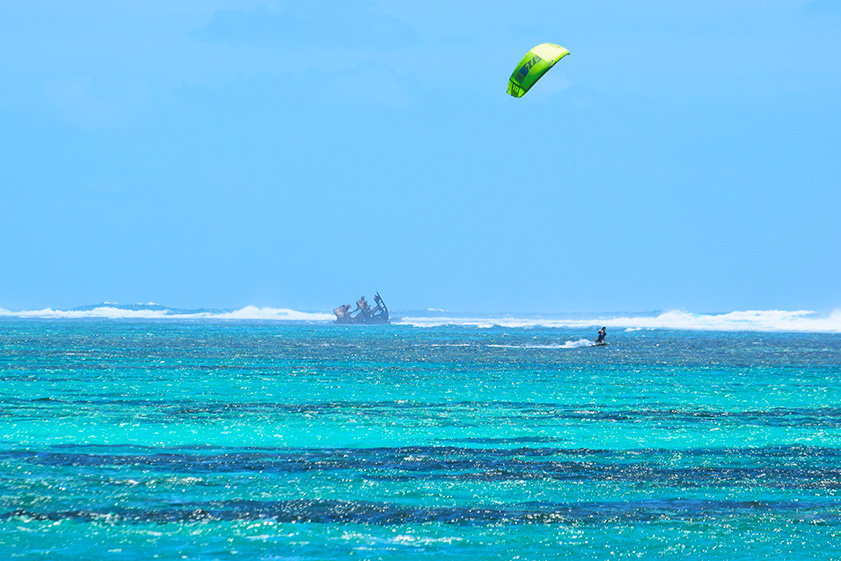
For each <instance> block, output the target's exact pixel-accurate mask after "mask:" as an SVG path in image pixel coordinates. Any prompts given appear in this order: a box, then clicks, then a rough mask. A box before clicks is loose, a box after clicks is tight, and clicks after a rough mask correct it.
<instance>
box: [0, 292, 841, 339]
mask: <svg viewBox="0 0 841 561" xmlns="http://www.w3.org/2000/svg"><path fill="white" fill-rule="evenodd" d="M421 314H422V315H420V314H419V315H417V316H404V317H402V318H399V319H397V318H392V323H393V324H394V325H405V326H412V327H420V328H430V327H443V326H456V327H457V326H463V327H474V328H481V329H491V328H494V327H504V328H520V329H529V328H541V327H549V328H565V329H592V328H595V327H601V326H605V327H607V328H608V330H610V329H611V328H613V329H622V330H625V331H627V332H631V331H638V330H643V329H677V330H704V331H769V332H770V331H777V332H802V333H841V310H839V311H835V312H833V313H832V314H828V315H826V314H824V315H822V314H818V313H816V312H811V311H806V310H799V311H784V310H748V311H736V312H729V313H722V314H695V313H691V312H686V311H678V310H673V311H668V312H657V313H650V314H592V315H589V316H585V315H580V314H579V315H576V316H571V317H564V316H561V315H554V316H549V317H529V316H525V315H524V316H519V317H515V316H513V315H500V316H498V317H495V316H493V315H492V314H484V315H482V316H481V317H478V316H463V317H457V316H454V315H448V314H447V313H446V312H444V313H440V314H439V313H435V312H432V313H429V314H428V315H427V314H426V313H423V312H421ZM0 317H18V318H46V319H53V318H55V319H62V318H64V319H144V320H156V319H162V320H164V319H190V320H201V319H208V320H267V321H309V322H324V323H326V322H331V321H332V320H333V319H334V316H333V314H331V313H327V312H301V311H298V310H292V309H289V308H260V307H257V306H245V307H244V308H240V309H238V310H172V309H169V308H166V307H165V306H161V305H159V304H151V303H150V304H140V305H136V306H121V305H119V304H116V303H113V302H112V303H103V304H100V305H97V306H85V307H84V308H79V309H73V310H56V309H53V308H44V309H40V310H22V311H10V310H6V309H3V308H0ZM567 344H578V343H577V342H574V341H573V342H570V343H567Z"/></svg>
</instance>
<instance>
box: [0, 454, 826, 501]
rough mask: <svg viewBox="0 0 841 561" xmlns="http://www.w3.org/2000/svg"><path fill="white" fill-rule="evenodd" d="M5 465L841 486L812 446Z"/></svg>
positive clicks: (74, 458)
mask: <svg viewBox="0 0 841 561" xmlns="http://www.w3.org/2000/svg"><path fill="white" fill-rule="evenodd" d="M0 462H4V463H12V464H19V465H20V464H28V465H37V466H43V467H53V468H70V469H71V470H73V471H75V472H79V471H82V470H84V471H85V473H92V472H93V473H95V472H96V471H98V470H115V469H116V470H135V471H136V472H143V473H149V472H156V473H159V474H160V473H164V474H178V475H198V474H256V473H259V474H260V475H261V477H272V476H274V477H286V476H288V475H290V474H304V473H313V474H316V475H324V474H336V475H338V476H342V477H352V478H360V479H366V480H371V481H375V480H381V481H392V482H395V481H411V480H438V481H443V480H447V481H528V480H544V481H548V480H553V481H570V482H592V483H597V482H615V483H633V484H636V483H640V484H651V485H655V486H659V487H664V488H665V487H669V488H683V489H692V488H703V487H709V486H715V487H762V488H766V489H768V488H777V489H812V490H818V491H826V492H833V491H834V490H837V489H841V450H837V449H828V448H809V447H774V448H761V449H704V450H698V449H696V450H688V451H680V452H675V451H667V450H634V451H625V452H620V451H604V450H601V451H600V450H586V449H585V450H575V449H557V448H546V447H542V448H530V447H519V448H510V449H506V448H494V449H487V448H479V449H476V448H460V447H434V446H416V447H397V448H330V449H273V450H238V449H233V450H218V449H188V450H185V449H168V450H166V451H161V450H160V449H147V450H143V451H141V450H139V449H138V448H137V447H128V449H110V448H109V447H99V448H97V449H96V451H95V452H94V451H92V450H90V448H87V449H86V451H81V450H77V449H76V448H75V447H72V446H69V447H66V448H62V447H54V448H52V449H49V450H45V451H33V450H18V451H6V452H0Z"/></svg>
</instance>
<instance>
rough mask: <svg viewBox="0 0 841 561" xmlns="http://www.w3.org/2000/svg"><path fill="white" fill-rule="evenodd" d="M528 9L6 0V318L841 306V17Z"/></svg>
mask: <svg viewBox="0 0 841 561" xmlns="http://www.w3.org/2000/svg"><path fill="white" fill-rule="evenodd" d="M522 6H523V5H521V4H517V3H513V2H507V1H506V2H502V1H494V0H489V1H483V2H462V3H453V2H451V1H450V0H441V1H438V0H425V1H424V2H407V1H405V0H383V1H375V0H341V1H338V0H335V1H312V2H309V1H306V2H305V1H292V0H287V1H284V2H250V1H225V0H216V1H213V0H211V1H207V0H202V1H198V0H167V1H161V2H156V1H146V2H116V3H115V2H105V1H97V2H86V1H77V2H72V3H68V2H47V1H38V0H35V1H31V2H6V3H3V4H2V5H0V75H2V76H3V88H0V131H2V134H0V208H2V220H0V240H2V242H1V243H0V263H2V274H0V307H5V308H9V309H15V308H37V307H45V306H52V307H55V308H67V307H72V306H80V305H85V304H91V303H96V302H101V301H118V302H124V303H134V302H147V301H155V302H160V303H164V304H167V305H170V306H176V307H186V308H190V307H240V306H244V305H248V304H253V305H257V306H269V307H289V308H294V309H302V310H325V309H327V310H329V309H332V307H334V306H335V305H338V304H339V303H343V302H345V301H351V300H355V299H356V298H358V296H359V295H360V294H368V295H369V296H370V295H371V294H372V293H373V292H374V291H375V290H379V291H380V292H381V293H382V294H383V296H384V297H385V298H386V301H387V302H388V303H389V305H390V306H391V307H392V308H396V309H419V308H426V307H435V308H444V309H448V310H454V311H477V312H478V311H500V312H505V311H522V312H540V311H543V312H563V311H645V310H657V309H687V310H692V311H698V312H702V311H729V310H747V309H788V310H799V309H808V310H816V311H831V310H833V309H837V308H839V307H841V282H839V281H838V279H839V278H841V250H839V242H841V157H839V151H840V150H839V149H841V33H839V32H838V31H839V29H841V5H839V4H838V3H835V2H831V1H829V0H816V1H811V2H809V1H794V0H789V1H784V0H778V1H774V0H768V1H753V0H721V1H717V0H708V1H703V2H700V1H699V2H672V1H662V2H655V1H639V2H624V1H615V2H608V1H592V2H576V3H573V2H561V1H558V0H552V1H542V2H541V1H534V2H530V3H529V4H528V6H527V7H522ZM543 42H554V43H558V44H561V45H563V46H565V47H567V48H568V49H569V50H570V51H571V52H572V55H571V56H569V57H567V58H565V59H564V60H563V61H561V63H559V64H558V66H556V67H555V68H554V69H553V70H552V71H551V72H550V73H549V74H547V76H546V77H544V79H543V80H541V82H539V83H538V84H537V85H536V86H535V87H534V89H533V90H532V91H531V92H530V93H529V94H528V95H527V96H526V97H525V98H522V99H519V100H515V99H513V98H511V97H509V96H507V95H506V93H505V88H506V84H507V80H508V76H509V75H510V74H511V72H512V70H513V69H514V66H515V65H516V64H517V62H519V60H520V58H521V57H522V56H523V55H524V54H525V53H526V51H528V49H529V48H531V47H532V46H534V45H536V44H539V43H543Z"/></svg>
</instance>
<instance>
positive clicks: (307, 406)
mask: <svg viewBox="0 0 841 561" xmlns="http://www.w3.org/2000/svg"><path fill="white" fill-rule="evenodd" d="M50 406H84V407H90V408H96V409H101V410H105V409H112V410H113V409H119V408H131V414H132V415H133V416H138V415H146V414H148V413H150V412H152V413H154V414H158V415H164V416H170V417H173V418H177V419H178V420H180V421H184V420H208V419H219V418H227V417H231V416H239V415H244V414H276V413H285V414H301V415H309V414H359V413H360V412H376V411H378V410H390V411H399V412H400V415H401V416H402V417H404V418H419V417H427V416H429V415H430V414H432V413H434V412H435V411H439V410H446V411H452V410H454V409H461V410H466V411H468V410H476V411H482V410H487V409H496V410H498V413H497V414H498V415H499V416H511V415H516V416H518V418H520V419H521V420H529V419H532V418H539V419H555V420H568V421H613V422H619V423H630V424H633V423H661V424H662V423H665V424H674V425H681V426H686V425H697V424H705V423H719V422H726V423H733V424H738V425H740V426H764V427H791V428H814V429H835V428H839V427H841V408H839V407H777V408H773V409H767V410H747V411H720V410H701V409H698V410H692V409H656V408H647V409H613V408H607V407H593V406H588V405H576V404H572V405H561V404H558V403H551V402H513V401H453V402H427V401H412V400H399V401H330V402H311V403H306V402H305V403H277V402H245V403H231V402H208V401H199V400H186V399H181V400H157V399H148V398H124V397H108V398H96V399H92V398H83V399H71V398H57V397H52V396H38V397H33V398H18V397H6V398H4V399H0V418H2V417H15V416H21V415H25V414H33V415H39V416H41V415H49V413H48V409H47V408H49V407H50Z"/></svg>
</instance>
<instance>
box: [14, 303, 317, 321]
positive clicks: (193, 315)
mask: <svg viewBox="0 0 841 561" xmlns="http://www.w3.org/2000/svg"><path fill="white" fill-rule="evenodd" d="M4 316H5V317H19V318H43V319H215V320H216V319H218V320H275V321H328V320H332V319H333V314H328V313H322V312H299V311H297V310H290V309H288V308H258V307H257V306H246V307H244V308H240V309H239V310H173V309H169V308H166V307H164V306H161V305H158V304H151V303H150V304H137V305H134V306H121V305H119V304H112V303H107V304H101V305H97V306H85V307H83V308H74V309H72V310H54V309H52V308H44V309H42V310H23V311H18V312H13V311H9V310H4V309H2V308H0V317H4Z"/></svg>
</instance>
